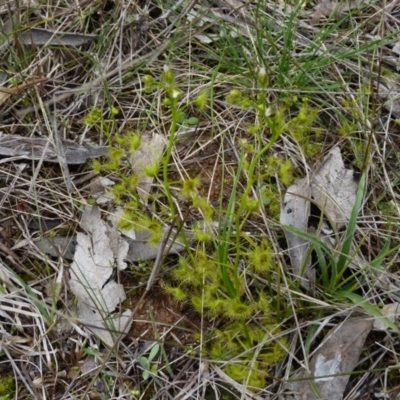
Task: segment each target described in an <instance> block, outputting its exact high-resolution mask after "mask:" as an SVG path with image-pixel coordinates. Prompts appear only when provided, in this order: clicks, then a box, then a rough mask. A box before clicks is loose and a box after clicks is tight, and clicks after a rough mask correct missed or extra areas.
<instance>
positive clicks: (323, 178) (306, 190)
mask: <svg viewBox="0 0 400 400" xmlns="http://www.w3.org/2000/svg"><path fill="white" fill-rule="evenodd" d="M357 188H358V185H357V182H356V180H355V179H354V172H353V170H351V169H346V168H345V166H344V163H343V160H342V156H341V154H340V149H339V147H334V148H333V149H332V150H331V151H330V152H329V154H328V155H327V157H326V159H325V161H324V162H323V164H322V165H321V166H320V167H319V168H318V169H317V171H316V172H315V173H314V174H313V175H312V178H311V182H310V181H309V180H308V179H307V178H302V179H298V180H297V181H296V182H295V183H294V184H293V185H292V186H290V187H289V188H288V190H287V192H286V194H285V198H284V202H283V207H282V210H281V216H280V222H281V224H282V225H283V226H285V225H288V226H293V227H295V228H297V229H298V230H300V231H302V232H309V233H311V234H314V233H315V229H314V228H312V227H311V228H310V227H309V226H308V220H309V217H310V199H313V201H314V202H315V203H316V204H317V205H318V207H319V208H320V210H321V212H322V213H323V214H324V216H326V217H327V218H325V219H324V220H323V221H322V226H321V232H319V233H318V237H319V239H321V240H322V241H324V242H325V243H326V244H327V245H328V247H330V248H331V249H332V250H333V253H335V246H336V240H335V237H334V235H333V231H332V230H331V228H330V227H329V224H328V223H327V220H328V222H329V223H331V224H334V227H335V228H336V229H337V230H339V229H341V228H343V227H345V226H346V225H347V224H348V221H349V219H350V216H351V213H352V211H353V208H354V204H355V200H356V195H357ZM284 231H285V236H286V241H287V243H288V248H289V256H290V261H291V264H292V268H293V272H294V274H295V275H296V276H298V277H301V278H302V282H301V283H302V286H303V287H305V288H306V289H309V288H310V283H311V284H313V282H314V281H315V271H314V270H313V269H311V267H310V264H311V260H309V259H307V257H309V254H308V253H309V247H310V245H309V242H308V241H307V240H306V239H303V238H301V237H300V236H299V235H296V234H294V233H291V232H289V231H288V230H285V229H284ZM302 271H304V275H303V276H301V275H302ZM307 279H308V281H307Z"/></svg>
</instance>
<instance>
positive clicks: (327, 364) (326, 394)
mask: <svg viewBox="0 0 400 400" xmlns="http://www.w3.org/2000/svg"><path fill="white" fill-rule="evenodd" d="M372 324H373V322H372V320H371V319H365V318H356V319H349V320H347V321H344V322H342V323H340V324H339V325H337V326H335V327H334V328H332V329H331V330H330V331H329V332H328V334H327V335H326V337H325V339H324V340H323V341H322V343H321V344H320V345H319V346H318V348H317V349H316V350H315V352H314V355H313V356H312V359H311V361H310V363H309V371H305V370H301V371H298V372H296V373H295V374H294V375H293V376H292V377H291V379H293V381H292V382H287V383H286V384H284V387H283V389H284V390H288V391H289V392H290V393H291V395H292V396H289V395H287V396H286V398H287V399H289V398H292V399H295V400H303V399H307V400H317V399H329V400H342V398H343V392H344V390H345V389H346V385H347V383H348V381H349V378H350V374H351V373H352V372H353V370H354V368H355V367H356V365H357V363H358V359H359V357H360V354H361V351H362V349H363V346H364V342H365V340H366V338H367V336H368V334H369V332H370V331H371V329H372ZM313 386H314V387H315V389H316V391H318V395H317V394H316V393H315V392H314V390H313Z"/></svg>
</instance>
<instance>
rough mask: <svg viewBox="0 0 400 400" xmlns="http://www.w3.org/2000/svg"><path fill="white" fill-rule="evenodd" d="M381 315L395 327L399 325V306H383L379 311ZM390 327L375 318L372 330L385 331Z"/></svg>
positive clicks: (394, 304)
mask: <svg viewBox="0 0 400 400" xmlns="http://www.w3.org/2000/svg"><path fill="white" fill-rule="evenodd" d="M380 312H381V314H382V315H383V316H384V317H386V318H387V319H388V320H389V321H391V322H393V323H394V324H396V325H399V317H400V304H399V303H390V304H385V305H384V306H383V307H382V309H381V310H380ZM389 328H390V327H389V326H388V325H387V324H386V323H385V321H384V320H382V319H381V318H376V319H375V321H374V329H376V330H378V331H387V330H388V329H389Z"/></svg>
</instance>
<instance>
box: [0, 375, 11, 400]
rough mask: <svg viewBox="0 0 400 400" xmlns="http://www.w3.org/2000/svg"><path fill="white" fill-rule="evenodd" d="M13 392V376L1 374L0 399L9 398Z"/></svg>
mask: <svg viewBox="0 0 400 400" xmlns="http://www.w3.org/2000/svg"><path fill="white" fill-rule="evenodd" d="M13 393H14V377H13V376H3V377H1V378H0V400H6V399H9V398H11V396H12V395H13Z"/></svg>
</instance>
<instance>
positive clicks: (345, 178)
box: [311, 147, 358, 229]
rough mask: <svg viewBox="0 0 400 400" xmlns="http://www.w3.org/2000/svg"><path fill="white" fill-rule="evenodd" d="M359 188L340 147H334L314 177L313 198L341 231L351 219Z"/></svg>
mask: <svg viewBox="0 0 400 400" xmlns="http://www.w3.org/2000/svg"><path fill="white" fill-rule="evenodd" d="M357 187H358V185H357V182H356V180H355V179H354V171H353V170H352V169H346V168H345V166H344V163H343V159H342V155H341V154H340V149H339V147H334V148H333V149H332V150H331V151H330V152H329V153H328V155H327V157H326V158H325V160H324V163H323V164H322V165H321V167H320V168H319V169H318V170H317V171H316V173H315V175H314V176H313V179H312V184H311V196H312V198H313V199H314V200H315V201H316V203H317V204H318V206H319V208H320V209H321V211H322V212H323V213H324V214H325V215H326V216H328V218H329V221H330V222H332V223H334V224H335V225H336V228H337V229H341V228H343V227H344V226H346V225H347V223H348V221H349V219H350V215H351V212H352V210H353V207H354V203H355V200H356V193H357Z"/></svg>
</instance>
